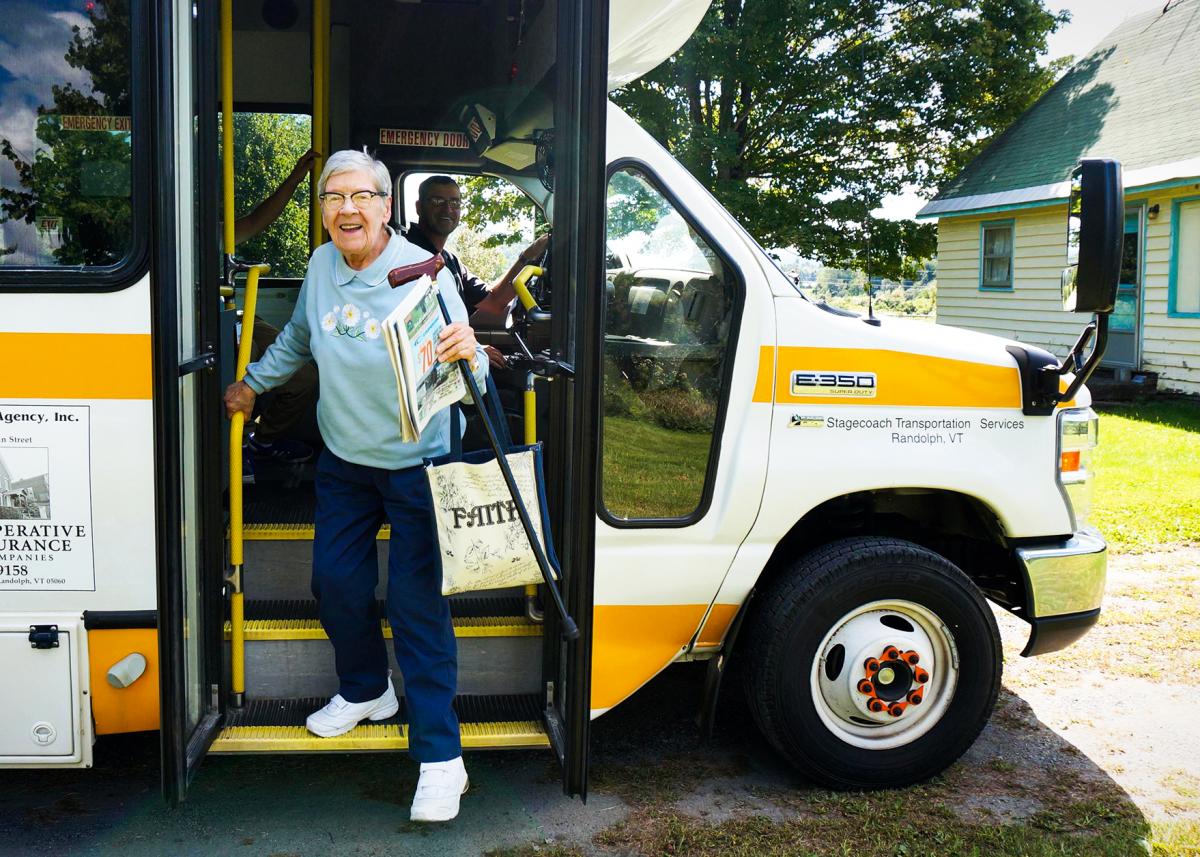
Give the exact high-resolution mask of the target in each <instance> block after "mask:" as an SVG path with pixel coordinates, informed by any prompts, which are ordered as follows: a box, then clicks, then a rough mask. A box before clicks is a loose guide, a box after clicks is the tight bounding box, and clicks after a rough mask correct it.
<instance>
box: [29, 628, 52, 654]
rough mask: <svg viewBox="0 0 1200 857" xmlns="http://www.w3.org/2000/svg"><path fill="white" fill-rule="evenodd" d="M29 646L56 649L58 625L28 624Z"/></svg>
mask: <svg viewBox="0 0 1200 857" xmlns="http://www.w3.org/2000/svg"><path fill="white" fill-rule="evenodd" d="M29 648H31V649H57V648H58V626H57V625H30V626H29Z"/></svg>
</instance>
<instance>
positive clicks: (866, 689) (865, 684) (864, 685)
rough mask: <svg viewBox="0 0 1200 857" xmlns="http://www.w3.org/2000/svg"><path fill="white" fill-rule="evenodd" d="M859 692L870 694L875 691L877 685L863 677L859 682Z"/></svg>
mask: <svg viewBox="0 0 1200 857" xmlns="http://www.w3.org/2000/svg"><path fill="white" fill-rule="evenodd" d="M858 692H859V693H861V694H865V695H866V696H870V695H871V694H872V693H874V692H875V685H873V684H871V682H869V681H867V680H866V679H865V678H864V679H861V680H860V681H859V683H858Z"/></svg>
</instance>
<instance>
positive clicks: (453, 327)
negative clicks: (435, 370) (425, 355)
mask: <svg viewBox="0 0 1200 857" xmlns="http://www.w3.org/2000/svg"><path fill="white" fill-rule="evenodd" d="M478 344H479V343H477V342H476V341H475V330H474V329H473V328H472V327H471V326H470V325H469V324H466V323H465V322H461V321H456V322H454V323H453V324H448V325H446V327H445V328H443V329H442V335H441V339H440V341H439V342H438V347H437V359H438V360H439V361H440V362H442V363H449V362H450V361H452V360H472V361H473V360H474V358H475V349H476V347H477V346H478Z"/></svg>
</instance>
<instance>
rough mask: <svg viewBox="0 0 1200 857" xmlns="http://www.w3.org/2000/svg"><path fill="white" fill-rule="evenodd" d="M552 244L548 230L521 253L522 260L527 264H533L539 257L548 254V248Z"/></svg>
mask: <svg viewBox="0 0 1200 857" xmlns="http://www.w3.org/2000/svg"><path fill="white" fill-rule="evenodd" d="M549 246H550V233H549V232H547V233H546V234H545V235H543V236H542V237H541V238H539V239H537V240H536V241H534V242H533V243H532V244H530V245H529V246H528V247H526V248H525V251H524V252H523V253H521V261H522V262H524V263H525V264H526V265H533V264H535V263H536V262H537V260H538V259H540V258H542V257H543V256H545V255H546V248H547V247H549Z"/></svg>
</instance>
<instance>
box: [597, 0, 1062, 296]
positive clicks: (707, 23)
mask: <svg viewBox="0 0 1200 857" xmlns="http://www.w3.org/2000/svg"><path fill="white" fill-rule="evenodd" d="M1067 19H1068V16H1067V14H1066V13H1060V14H1058V15H1055V14H1053V13H1051V12H1048V11H1047V10H1046V9H1045V8H1044V6H1043V2H1042V0H878V2H875V0H872V2H864V0H821V2H815V0H715V2H714V3H713V5H712V7H711V8H710V9H709V11H708V13H707V15H706V16H705V18H704V20H703V22H702V23H701V25H700V27H699V29H698V30H697V31H696V33H694V34H693V36H692V38H691V39H690V40H689V41H688V42H687V44H685V45H684V46H683V48H682V49H681V50H680V51H679V52H678V53H676V54H675V55H674V56H673V57H671V58H670V59H669V60H667V61H666V62H665V63H663V64H662V65H660V66H659V67H658V68H657V69H655V70H654V71H652V72H650V73H649V74H648V75H646V76H645V77H643V78H642V79H640V80H638V81H635V82H634V83H632V84H630V85H629V86H627V87H625V88H624V89H623V90H621V91H619V92H617V93H615V94H614V96H613V97H614V100H616V101H617V103H618V104H620V105H621V106H622V107H623V108H624V109H625V110H627V111H628V112H629V113H630V114H631V115H632V116H633V117H634V118H635V119H636V120H637V121H638V122H639V123H640V124H641V125H642V126H643V127H644V128H646V129H647V130H648V131H649V132H650V133H651V134H653V135H654V136H655V137H656V138H657V139H658V140H659V141H660V142H662V143H663V144H664V145H665V146H667V148H668V149H669V150H670V151H671V152H672V153H673V154H674V155H675V157H677V158H678V159H679V160H680V161H681V162H682V163H683V164H684V165H685V166H687V168H688V169H689V170H691V172H692V173H693V174H694V175H695V176H696V177H697V178H698V179H699V180H700V181H701V182H703V183H704V184H705V185H706V186H707V187H708V188H709V189H710V190H711V191H712V192H713V193H714V195H715V196H716V197H717V198H718V199H719V200H720V201H721V203H722V204H723V205H724V206H725V207H726V208H728V209H729V210H730V212H731V213H732V214H733V215H734V216H735V217H737V218H738V219H739V220H741V221H742V222H743V223H744V224H746V226H747V228H749V230H750V231H751V232H752V233H753V234H754V235H755V236H756V237H757V238H758V240H759V241H760V242H761V243H762V244H764V245H765V246H768V247H771V246H790V247H795V248H797V250H798V251H799V252H800V253H801V255H803V256H807V257H811V258H817V259H820V260H821V261H823V262H825V263H826V264H828V265H831V266H834V267H854V268H858V269H865V268H866V267H867V261H868V260H867V246H868V242H869V245H870V268H871V272H872V274H874V275H884V276H893V277H896V276H901V275H903V274H907V275H909V276H912V275H914V274H915V273H917V272H918V271H919V270H920V267H921V265H920V262H919V260H921V259H924V258H927V257H928V256H930V255H932V253H933V252H934V250H935V247H936V238H935V232H934V228H933V227H932V226H930V225H919V224H917V223H914V222H911V221H888V220H882V219H879V218H874V217H872V216H871V215H870V213H869V212H870V211H872V210H873V209H876V208H878V207H879V206H880V204H881V202H882V200H883V198H884V197H885V196H887V195H889V194H895V193H900V192H901V191H902V190H903V189H904V188H905V186H906V185H912V186H915V187H917V188H918V189H920V190H926V191H928V190H931V189H933V188H936V187H937V185H938V184H939V183H940V182H941V181H943V180H944V179H945V178H947V177H948V176H950V175H953V173H954V172H955V171H956V170H958V169H959V168H961V166H962V165H963V164H965V163H966V162H967V161H968V160H969V159H970V158H971V157H972V155H974V154H975V153H976V152H977V151H978V150H979V149H980V147H981V146H982V145H984V144H985V143H986V141H987V140H988V139H989V138H991V137H992V136H993V135H994V134H996V133H998V132H999V131H1001V130H1002V129H1004V128H1005V127H1007V126H1008V125H1009V124H1010V123H1011V122H1012V121H1013V120H1014V119H1016V117H1017V116H1018V115H1020V113H1021V112H1022V111H1023V110H1024V109H1025V108H1026V107H1028V106H1029V105H1030V104H1031V103H1032V102H1033V101H1034V100H1036V98H1037V97H1038V96H1039V95H1040V94H1041V93H1042V92H1043V91H1044V90H1045V89H1046V87H1048V86H1049V85H1050V84H1051V83H1052V82H1053V80H1054V78H1055V76H1056V75H1057V73H1058V71H1059V69H1060V68H1062V65H1063V64H1062V63H1051V64H1050V65H1049V66H1047V67H1041V66H1039V64H1038V56H1039V55H1040V54H1042V53H1044V52H1045V50H1046V37H1047V36H1048V35H1049V34H1050V33H1052V32H1053V31H1054V30H1055V29H1057V27H1058V26H1059V25H1060V24H1062V23H1063V22H1065V21H1066V20H1067Z"/></svg>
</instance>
